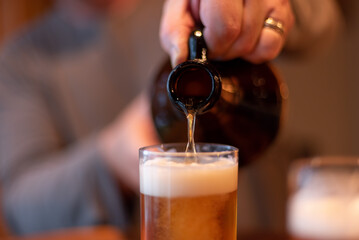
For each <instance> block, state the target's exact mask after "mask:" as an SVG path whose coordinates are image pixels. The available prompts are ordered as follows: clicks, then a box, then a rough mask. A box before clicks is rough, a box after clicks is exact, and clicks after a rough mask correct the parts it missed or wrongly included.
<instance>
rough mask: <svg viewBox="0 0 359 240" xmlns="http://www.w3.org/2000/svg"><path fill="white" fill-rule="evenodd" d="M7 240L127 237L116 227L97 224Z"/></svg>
mask: <svg viewBox="0 0 359 240" xmlns="http://www.w3.org/2000/svg"><path fill="white" fill-rule="evenodd" d="M6 240H125V238H124V236H123V234H122V233H121V232H120V231H118V230H117V229H116V228H114V227H111V226H96V227H79V228H71V229H64V230H56V231H51V232H48V233H39V234H33V235H28V236H26V237H10V238H6Z"/></svg>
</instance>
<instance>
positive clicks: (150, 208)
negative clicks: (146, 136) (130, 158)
mask: <svg viewBox="0 0 359 240" xmlns="http://www.w3.org/2000/svg"><path fill="white" fill-rule="evenodd" d="M185 149H186V144H181V143H178V144H163V145H158V146H150V147H144V148H141V149H140V192H141V239H146V240H153V239H156V240H161V239H163V240H171V239H173V240H174V239H179V240H184V239H196V240H202V239H203V240H204V239H205V240H210V239H226V240H234V239H236V236H237V177H238V150H237V149H236V148H235V147H231V146H227V145H220V144H205V143H203V144H201V143H197V144H196V152H186V150H185Z"/></svg>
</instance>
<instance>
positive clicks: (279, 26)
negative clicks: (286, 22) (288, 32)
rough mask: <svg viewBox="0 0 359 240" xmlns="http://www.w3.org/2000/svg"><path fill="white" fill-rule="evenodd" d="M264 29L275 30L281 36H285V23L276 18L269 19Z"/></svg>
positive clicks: (265, 22)
mask: <svg viewBox="0 0 359 240" xmlns="http://www.w3.org/2000/svg"><path fill="white" fill-rule="evenodd" d="M263 27H267V28H270V29H273V30H274V31H276V32H277V33H279V34H280V35H283V34H284V27H283V23H282V22H281V21H278V20H275V19H274V18H271V17H269V18H267V19H266V20H265V21H264V25H263Z"/></svg>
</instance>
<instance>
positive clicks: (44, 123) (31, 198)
mask: <svg viewBox="0 0 359 240" xmlns="http://www.w3.org/2000/svg"><path fill="white" fill-rule="evenodd" d="M25 68H26V66H22V65H21V62H16V61H15V62H12V63H9V61H8V60H4V58H2V59H1V61H0V177H1V178H0V179H1V181H0V182H1V184H2V185H3V187H2V188H3V192H2V197H3V201H2V203H3V206H2V207H3V208H4V209H3V212H4V215H5V216H4V217H5V219H6V221H7V224H8V225H9V227H10V228H11V230H12V231H14V232H15V233H17V234H28V233H34V232H40V231H47V230H51V229H59V228H65V227H70V226H71V227H73V226H83V225H94V224H103V223H106V224H112V225H115V226H118V227H120V228H122V229H124V228H125V227H126V224H127V223H128V213H127V207H126V205H125V204H124V201H123V198H122V195H121V191H120V190H119V188H118V185H117V183H116V180H115V178H114V176H112V175H111V171H110V170H109V169H107V166H105V165H104V163H103V161H102V157H101V155H100V152H99V150H98V148H97V141H96V134H95V133H93V134H92V135H90V136H84V138H83V139H81V140H78V141H75V140H74V141H72V142H65V141H64V140H63V138H62V137H61V132H60V131H59V129H58V128H57V126H56V121H54V119H53V117H54V116H53V115H51V114H50V113H49V111H48V106H47V105H46V99H44V98H43V96H42V95H41V91H39V89H40V87H39V86H38V85H39V84H38V83H36V82H35V81H32V80H31V79H30V80H29V79H26V78H25V77H24V76H23V74H22V72H21V71H22V70H23V69H25Z"/></svg>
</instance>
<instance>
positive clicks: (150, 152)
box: [139, 142, 239, 157]
mask: <svg viewBox="0 0 359 240" xmlns="http://www.w3.org/2000/svg"><path fill="white" fill-rule="evenodd" d="M186 145H187V143H184V142H182V143H162V144H156V145H150V146H145V147H141V148H140V149H139V152H140V153H142V154H143V155H146V156H149V155H157V156H172V157H182V156H183V157H192V156H193V157H198V156H219V155H226V154H238V151H239V150H238V148H236V147H234V146H231V145H227V144H221V143H205V142H199V143H196V144H195V145H196V146H204V145H210V146H218V147H227V148H228V150H222V151H213V152H196V153H193V152H185V151H181V152H170V151H163V152H161V151H153V150H151V149H163V148H164V147H165V146H168V147H170V146H173V147H176V146H177V147H179V146H182V147H185V146H186Z"/></svg>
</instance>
